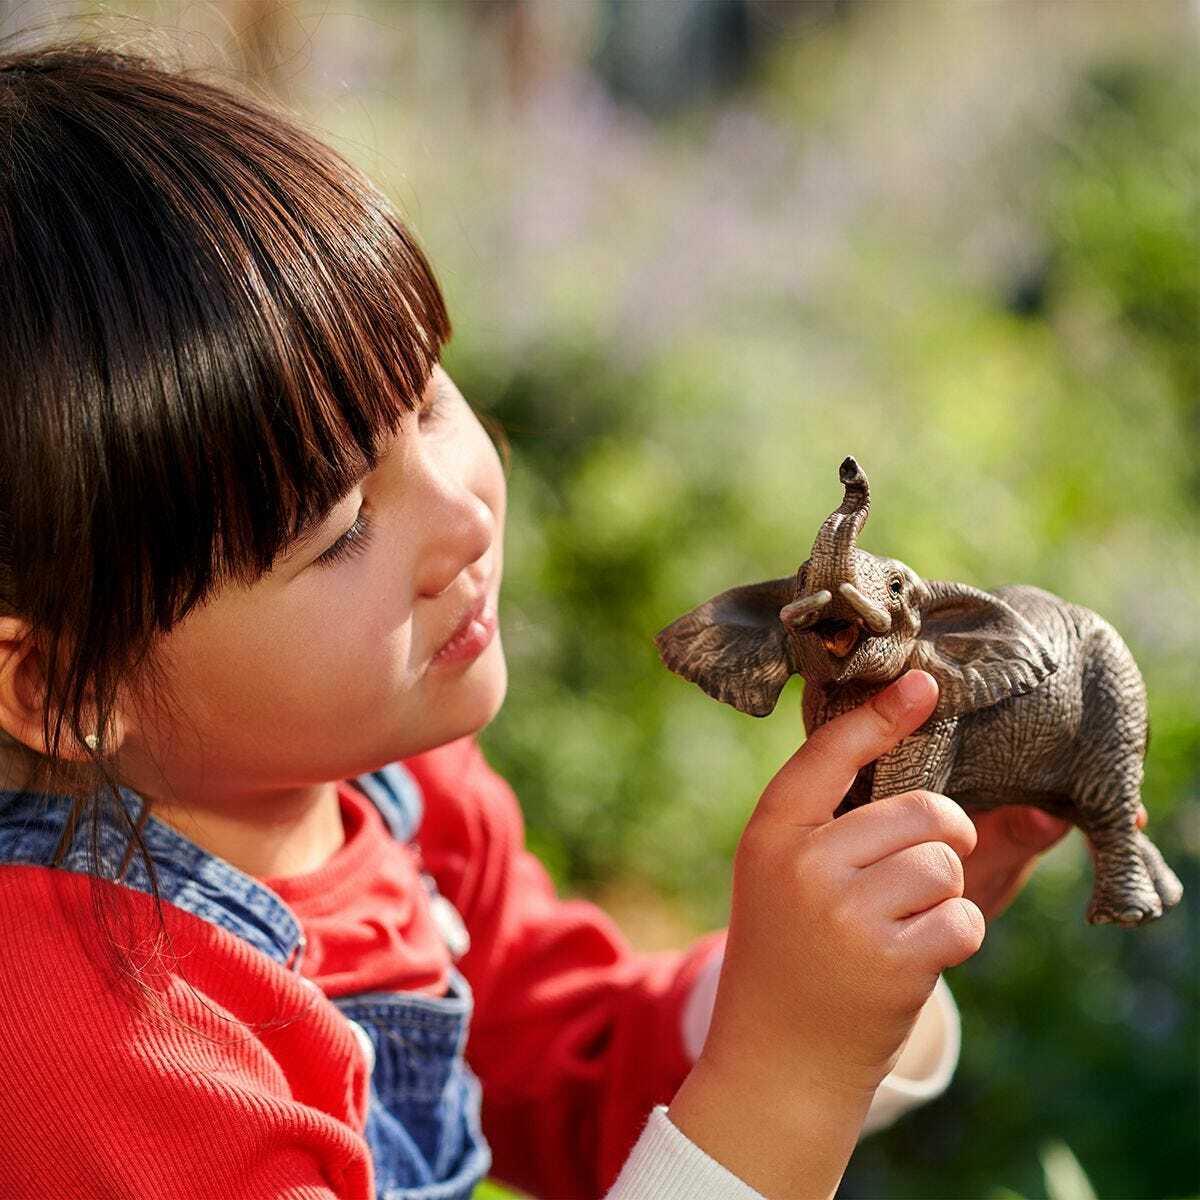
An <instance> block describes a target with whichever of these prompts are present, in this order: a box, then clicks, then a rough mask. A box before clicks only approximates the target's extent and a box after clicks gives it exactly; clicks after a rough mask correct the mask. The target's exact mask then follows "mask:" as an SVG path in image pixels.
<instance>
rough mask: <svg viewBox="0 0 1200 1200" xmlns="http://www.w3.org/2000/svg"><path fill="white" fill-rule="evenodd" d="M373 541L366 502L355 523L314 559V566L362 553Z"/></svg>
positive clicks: (324, 564)
mask: <svg viewBox="0 0 1200 1200" xmlns="http://www.w3.org/2000/svg"><path fill="white" fill-rule="evenodd" d="M370 541H371V518H370V516H368V514H367V510H366V502H365V501H364V503H363V507H362V508H360V509H359V510H358V516H357V517H355V518H354V524H353V525H351V526H350V528H349V529H347V530H346V532H345V533H343V534H342V536H341V537H340V538H338V540H337V541H336V542H334V543H333V545H332V546H330V547H329V549H328V550H326V551H325V553H324V554H320V555H318V556H317V557H316V558H314V559H313V565H314V566H322V567H324V566H329V565H330V564H331V563H335V562H340V561H341V560H342V559H343V558H349V557H350V556H352V555H355V554H361V553H362V551H364V550H365V549H366V548H367V546H368V544H369V543H370Z"/></svg>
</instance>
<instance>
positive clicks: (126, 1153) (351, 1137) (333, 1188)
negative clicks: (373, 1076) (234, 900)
mask: <svg viewBox="0 0 1200 1200" xmlns="http://www.w3.org/2000/svg"><path fill="white" fill-rule="evenodd" d="M97 886H99V887H102V888H105V889H108V890H109V892H110V895H112V894H114V893H119V895H118V896H117V897H116V898H117V899H118V900H119V901H121V902H122V905H123V915H124V918H125V919H126V921H128V922H132V923H131V924H127V925H126V927H125V930H124V936H123V937H122V940H125V937H128V938H129V940H127V941H126V942H125V944H127V945H136V946H138V947H139V953H138V955H137V958H138V960H139V962H141V961H144V960H145V959H146V958H147V954H146V953H145V951H146V949H147V948H149V947H150V946H152V945H153V939H152V933H153V930H154V928H155V923H154V921H153V919H152V918H153V908H152V900H151V898H150V897H149V896H147V895H144V894H143V893H140V892H132V891H130V890H129V889H122V888H114V887H113V885H111V884H108V883H103V882H98V883H97ZM89 887H90V884H89V881H88V879H87V877H86V876H83V875H79V874H75V873H71V872H67V871H60V870H51V869H49V868H46V867H40V866H16V865H13V866H4V867H2V868H0V930H2V931H3V937H2V938H0V980H2V981H3V984H4V994H3V998H2V1003H0V1046H2V1047H3V1053H0V1180H2V1181H3V1183H2V1184H0V1193H2V1194H3V1195H4V1196H5V1197H6V1198H12V1200H46V1198H48V1197H54V1198H55V1200H96V1198H97V1197H102V1196H103V1197H118V1196H119V1197H121V1200H200V1198H201V1197H203V1200H373V1193H372V1187H371V1178H372V1168H371V1164H370V1152H369V1149H368V1147H367V1143H366V1141H365V1140H364V1139H363V1137H362V1136H361V1131H362V1128H363V1121H364V1119H365V1108H366V1103H367V1096H368V1082H367V1079H366V1075H365V1067H363V1066H362V1065H360V1064H361V1054H359V1053H358V1052H357V1050H356V1048H355V1046H354V1044H353V1034H352V1032H351V1031H350V1029H349V1027H348V1026H346V1024H345V1022H343V1021H341V1020H340V1019H339V1018H338V1017H337V1014H336V1012H335V1011H334V1010H333V1009H332V1006H330V1005H328V1004H324V1003H321V1002H320V998H319V997H316V996H315V994H314V993H311V992H309V991H308V990H307V989H305V988H303V987H302V986H301V985H300V983H299V982H298V980H297V979H296V977H294V976H292V975H291V974H290V973H289V972H287V971H286V970H284V969H283V968H282V967H280V966H279V965H278V964H276V963H274V962H272V961H271V960H269V959H268V958H266V956H265V955H262V954H260V953H258V952H257V951H255V950H254V949H253V948H252V947H251V946H250V945H249V944H248V943H246V942H244V941H242V940H241V939H240V938H237V937H235V936H234V935H233V934H231V933H228V932H226V931H225V930H223V929H220V928H219V927H217V926H215V925H212V924H210V923H209V922H207V921H203V920H201V919H199V918H198V917H194V916H193V915H192V914H191V913H188V912H185V911H183V910H182V909H179V908H176V907H175V906H174V905H171V904H167V903H164V905H163V908H164V912H165V914H166V919H167V931H168V936H169V937H170V939H171V944H172V945H173V949H174V952H175V954H176V955H177V956H178V960H179V964H180V965H181V966H182V967H184V968H186V979H185V978H184V975H183V973H182V972H181V971H179V970H176V969H174V968H170V967H165V966H164V967H162V968H159V967H158V966H156V965H154V964H152V965H151V966H150V968H148V969H147V970H146V971H145V979H146V981H147V982H148V983H150V984H151V986H152V987H153V989H154V992H155V995H156V997H157V999H158V1001H159V1002H160V1004H162V1005H163V1006H164V1007H165V1008H166V1010H167V1011H168V1012H170V1013H171V1014H172V1015H173V1016H175V1017H177V1018H180V1019H181V1020H183V1021H185V1022H187V1023H188V1024H190V1025H191V1026H193V1027H194V1028H195V1029H196V1030H199V1033H189V1032H188V1031H187V1030H186V1029H182V1028H180V1027H179V1026H178V1025H175V1024H170V1023H168V1022H167V1021H165V1020H164V1019H163V1018H162V1017H160V1016H158V1015H156V1014H155V1013H154V1012H153V1011H150V1010H142V1011H139V1010H138V1009H137V1008H135V1007H134V1006H132V1005H131V1004H130V1002H129V1001H128V1000H127V999H125V997H123V996H122V995H120V994H119V993H118V992H117V991H116V989H115V988H114V987H113V981H112V977H111V975H110V973H109V971H108V969H107V964H106V959H105V955H104V951H103V948H102V946H101V944H100V941H99V939H101V938H103V936H104V935H103V933H102V932H101V931H100V929H99V927H98V925H97V924H96V922H95V920H94V917H93V914H92V905H91V896H90V893H89ZM117 924H118V932H119V931H120V928H121V924H122V922H121V921H118V923H117ZM130 930H134V931H135V932H133V933H132V934H130V932H129V931H130ZM168 961H169V958H168ZM259 1023H266V1024H267V1026H268V1028H266V1029H260V1030H255V1029H254V1028H252V1027H251V1026H254V1025H258V1024H259ZM205 1034H207V1035H210V1036H211V1037H213V1038H216V1039H217V1043H216V1044H214V1042H213V1041H210V1040H208V1039H207V1038H205V1037H204V1036H202V1035H205Z"/></svg>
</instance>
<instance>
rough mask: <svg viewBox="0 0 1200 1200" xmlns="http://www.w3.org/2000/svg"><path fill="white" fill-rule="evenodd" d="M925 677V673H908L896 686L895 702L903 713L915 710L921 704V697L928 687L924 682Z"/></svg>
mask: <svg viewBox="0 0 1200 1200" xmlns="http://www.w3.org/2000/svg"><path fill="white" fill-rule="evenodd" d="M925 676H926V672H925V671H909V672H908V674H907V675H904V676H902V677H901V679H900V682H899V683H897V684H896V700H897V702H898V703H899V705H900V708H901V709H902V710H903V711H904V712H909V711H910V710H912V709H914V708H916V707H917V705H918V704H919V703H920V702H921V697H922V696H924V695H925V691H926V688H927V687H928V686H929V685H928V684H927V683H926V682H925Z"/></svg>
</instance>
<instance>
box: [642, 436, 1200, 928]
mask: <svg viewBox="0 0 1200 1200" xmlns="http://www.w3.org/2000/svg"><path fill="white" fill-rule="evenodd" d="M838 474H839V477H840V479H841V482H842V484H843V485H844V487H845V494H844V498H843V500H842V503H841V505H840V506H839V507H838V508H837V509H836V510H835V511H834V512H833V513H831V514H830V516H829V518H828V519H827V520H826V521H825V523H824V525H822V526H821V530H820V532H819V533H818V534H817V539H816V541H815V542H814V544H813V548H812V555H811V557H810V558H809V559H808V560H807V561H806V562H805V563H804V564H803V565H802V566H801V567H800V569H799V570H798V571H797V572H796V574H795V575H790V576H786V577H785V578H782V579H770V580H767V581H765V582H763V583H752V584H747V585H745V586H743V587H735V588H730V589H729V590H728V591H726V592H722V593H721V594H720V595H717V596H714V597H713V598H712V599H711V600H708V601H706V602H705V603H704V604H701V605H700V606H699V607H698V608H695V609H693V610H692V611H691V612H689V613H686V614H685V615H684V616H682V617H680V618H679V619H678V620H677V621H674V622H672V623H671V624H670V625H668V626H667V627H666V628H665V629H663V630H662V631H661V632H660V633H659V634H658V635H657V636H656V637H655V643H656V645H657V646H658V650H659V653H660V655H661V656H662V659H663V661H664V662H665V663H666V665H667V666H668V667H670V669H671V670H672V671H675V672H676V673H677V674H679V675H682V676H683V677H684V678H685V679H690V680H691V681H692V682H694V683H697V684H699V685H700V687H701V688H703V689H704V691H706V692H707V693H708V694H709V695H710V696H713V697H714V698H715V699H717V700H723V701H724V702H725V703H727V704H731V705H733V707H734V708H737V709H740V710H741V711H742V712H745V713H750V714H751V715H752V716H756V717H763V716H766V715H767V714H768V713H769V712H771V711H772V709H774V707H775V702H776V701H777V700H778V698H779V693H780V692H781V691H782V690H783V685H784V684H785V683H786V682H787V680H788V677H789V676H791V675H792V674H797V675H802V676H803V677H804V682H805V687H804V701H803V712H804V728H805V730H806V732H807V733H809V734H811V733H812V731H813V730H814V729H816V728H817V727H818V726H819V725H822V724H824V723H825V722H826V721H828V720H830V719H831V718H833V717H835V716H837V715H838V714H839V713H842V712H845V711H847V710H848V709H851V708H855V707H857V706H858V705H860V704H862V703H864V702H865V701H866V700H868V699H870V697H871V696H873V695H874V694H875V693H876V692H879V691H881V690H882V689H883V688H885V687H886V686H887V685H888V684H889V683H891V682H892V681H893V680H894V679H897V678H899V676H900V675H902V674H903V673H904V672H905V671H907V670H909V669H910V668H914V667H919V668H920V669H922V670H924V671H928V672H929V673H930V674H931V675H933V676H934V678H935V679H937V681H938V687H939V689H940V692H939V696H938V703H937V707H936V709H935V710H934V711H933V713H932V714H931V715H930V717H929V719H928V720H927V721H926V722H925V723H924V724H923V725H922V726H921V727H920V728H919V729H917V730H916V731H914V732H913V733H912V734H910V735H909V736H908V737H906V738H905V739H904V740H903V741H902V742H900V743H899V744H898V745H897V746H895V747H893V749H892V750H890V751H889V752H888V753H887V754H885V755H883V756H882V757H881V758H879V759H877V760H876V761H875V762H873V763H871V764H869V765H868V766H866V767H864V768H862V769H861V770H860V771H859V772H858V775H857V777H856V779H855V781H854V783H853V785H852V786H851V788H850V791H849V792H848V793H847V795H846V798H845V800H844V801H843V802H842V805H841V806H840V807H839V809H838V814H841V813H842V812H845V811H847V810H848V809H850V808H853V807H855V806H857V805H859V804H864V803H866V802H867V801H869V800H877V799H879V798H880V797H882V796H891V795H896V794H898V793H900V792H905V791H909V790H912V789H918V788H920V789H926V790H929V791H935V792H941V793H943V794H945V795H948V796H950V797H952V798H953V799H954V800H956V801H957V802H958V803H959V804H961V805H962V806H963V807H964V808H966V809H972V808H974V809H989V808H995V807H997V806H999V805H1002V804H1031V805H1036V806H1037V807H1038V808H1042V809H1045V810H1046V811H1047V812H1049V813H1052V814H1053V815H1054V816H1056V817H1060V818H1063V819H1066V820H1070V821H1072V822H1074V823H1075V824H1076V825H1078V826H1079V827H1080V829H1082V830H1083V832H1084V834H1085V835H1086V836H1087V838H1088V839H1089V840H1090V842H1091V844H1092V847H1093V849H1094V851H1095V855H1094V859H1095V882H1094V885H1093V889H1092V897H1091V901H1090V903H1089V905H1088V908H1087V920H1088V921H1089V922H1091V923H1092V924H1100V923H1103V922H1108V921H1115V922H1117V923H1118V924H1120V925H1126V926H1135V925H1140V924H1142V923H1143V922H1144V921H1149V920H1153V919H1154V918H1155V917H1159V916H1161V915H1162V913H1163V910H1164V909H1167V908H1170V907H1171V906H1172V905H1174V904H1176V903H1177V902H1178V901H1179V898H1180V897H1181V896H1182V894H1183V888H1182V886H1181V884H1180V882H1179V880H1178V879H1177V878H1176V876H1175V873H1174V872H1173V871H1172V870H1171V868H1170V867H1168V866H1167V864H1166V863H1165V862H1164V861H1163V857H1162V855H1161V854H1160V853H1159V851H1158V847H1157V846H1155V845H1154V843H1153V842H1151V841H1150V839H1149V838H1148V837H1146V836H1145V834H1144V833H1142V832H1141V831H1140V830H1139V829H1138V828H1137V825H1136V817H1137V810H1138V805H1139V803H1140V799H1141V796H1140V792H1141V783H1142V760H1143V758H1144V757H1145V753H1146V748H1147V745H1148V744H1149V727H1148V723H1147V714H1146V687H1145V684H1144V683H1143V681H1142V677H1141V674H1140V672H1139V671H1138V668H1137V664H1136V663H1135V662H1134V661H1133V655H1132V654H1130V652H1129V649H1128V647H1126V645H1125V643H1124V642H1123V641H1122V640H1121V638H1120V636H1119V635H1118V634H1117V632H1116V630H1115V629H1113V627H1112V626H1111V625H1109V624H1108V622H1107V621H1105V620H1104V619H1103V618H1102V617H1100V616H1098V615H1097V614H1096V613H1094V612H1092V611H1091V610H1090V609H1087V608H1082V607H1080V606H1079V605H1077V604H1070V603H1068V602H1067V601H1065V600H1062V599H1060V598H1059V597H1058V596H1055V595H1052V594H1051V593H1050V592H1045V591H1042V589H1041V588H1036V587H1026V586H1022V585H1020V584H1012V585H1009V586H1007V587H1001V588H997V589H996V590H995V591H994V592H985V591H981V590H979V589H978V588H974V587H971V586H969V585H968V584H965V583H951V582H943V581H933V582H927V581H925V580H923V579H921V578H920V577H919V576H918V575H917V573H916V572H915V571H913V570H912V569H911V568H910V567H908V566H906V565H905V564H904V563H902V562H900V561H899V560H898V559H895V558H882V557H880V556H878V555H875V554H869V553H868V552H867V551H865V550H860V549H859V548H858V547H857V546H856V545H855V540H856V539H857V537H858V534H859V531H860V530H861V529H862V527H863V525H864V524H865V522H866V519H867V513H868V511H869V508H870V493H869V491H868V488H867V478H866V476H865V475H864V474H863V472H862V469H861V468H860V467H859V465H858V463H857V462H855V460H854V459H853V458H847V459H846V460H845V461H844V462H843V463H842V465H841V468H840V469H839V472H838Z"/></svg>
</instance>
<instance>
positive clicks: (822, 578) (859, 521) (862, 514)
mask: <svg viewBox="0 0 1200 1200" xmlns="http://www.w3.org/2000/svg"><path fill="white" fill-rule="evenodd" d="M838 478H839V479H840V480H841V481H842V484H843V485H844V487H845V494H844V496H843V497H842V503H841V504H840V505H839V506H838V508H836V509H835V510H834V511H833V512H832V513H830V514H829V516H828V517H827V518H826V520H825V523H824V524H823V525H822V526H821V529H820V531H819V532H818V534H817V540H816V541H815V542H814V543H813V548H812V554H811V555H810V557H809V564H808V572H807V575H806V578H805V583H806V584H807V588H808V592H807V594H806V595H805V596H802V597H800V598H799V599H797V600H795V601H793V602H792V603H791V604H789V605H787V606H786V607H785V608H784V610H783V611H782V612H781V613H780V617H781V618H782V619H783V621H784V623H785V624H787V625H789V626H790V627H791V628H792V629H795V630H796V631H797V632H800V631H803V630H805V629H808V628H810V627H811V626H812V625H814V624H815V623H816V622H817V620H818V619H819V618H820V617H821V616H823V615H825V616H828V615H830V614H831V612H833V611H834V610H835V609H837V608H842V609H843V610H844V609H845V607H846V605H847V603H848V604H849V606H850V608H851V609H852V610H853V611H854V612H855V613H856V614H857V615H859V616H861V617H862V619H863V621H864V623H865V624H866V625H867V626H868V628H870V629H871V631H872V632H886V629H887V628H890V627H891V618H890V617H889V616H888V615H887V614H886V613H885V612H884V611H883V610H882V609H879V608H878V607H876V606H875V605H873V604H872V603H871V602H870V601H869V600H867V598H866V597H865V596H863V595H861V593H859V592H857V591H856V590H854V589H853V585H852V584H849V583H848V582H847V581H851V580H853V579H854V577H855V572H854V543H855V539H856V538H857V537H858V532H859V530H860V529H862V527H863V525H864V524H865V523H866V520H867V513H868V511H869V510H870V506H871V496H870V491H869V489H868V487H867V477H866V475H864V474H863V471H862V468H861V467H860V466H859V465H858V463H857V462H855V460H854V459H853V458H846V459H844V460H843V462H842V465H841V467H839V468H838ZM847 586H850V587H851V590H852V591H854V596H853V597H850V596H848V595H847V594H846V593H845V592H844V591H843V590H842V589H843V588H844V587H847ZM835 597H841V603H840V604H836V603H835V599H834V598H835ZM830 605H834V609H831V608H830V607H829V606H830ZM885 623H886V624H885Z"/></svg>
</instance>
